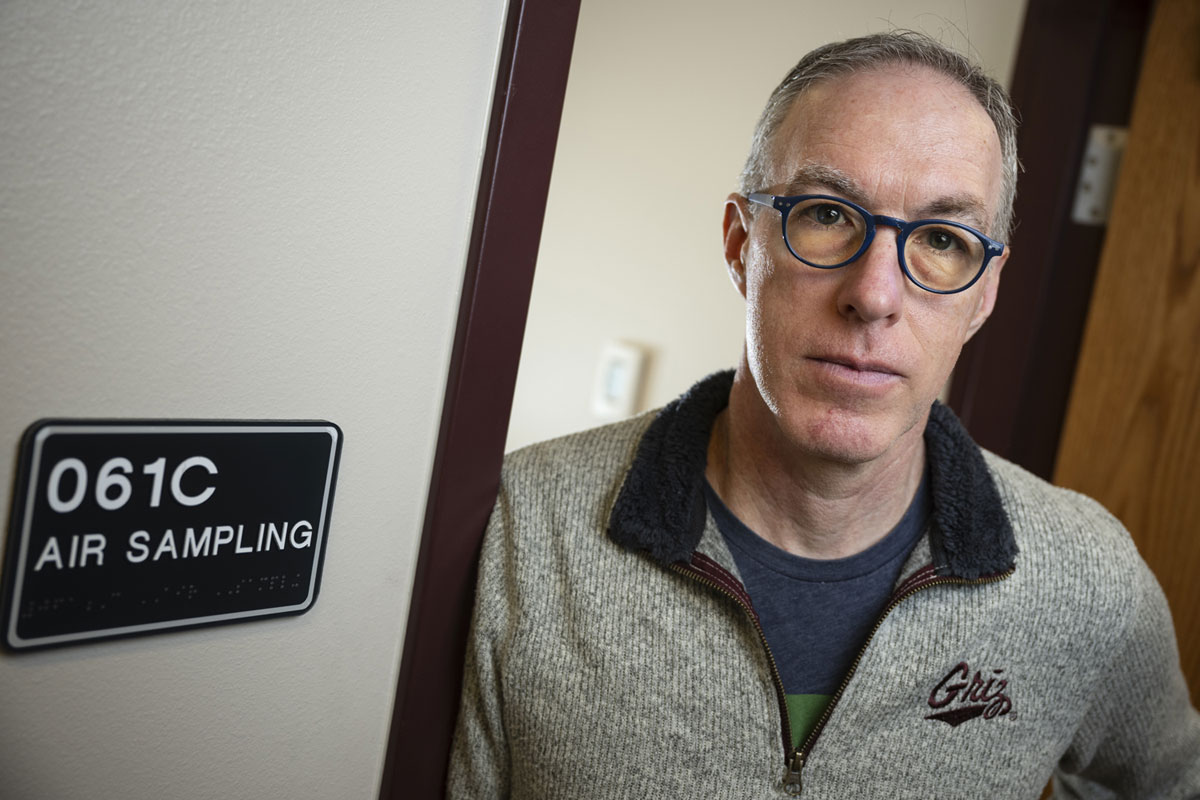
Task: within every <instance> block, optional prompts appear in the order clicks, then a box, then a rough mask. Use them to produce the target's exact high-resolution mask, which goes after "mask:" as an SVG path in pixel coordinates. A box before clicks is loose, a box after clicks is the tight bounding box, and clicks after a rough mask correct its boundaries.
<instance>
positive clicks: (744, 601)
mask: <svg viewBox="0 0 1200 800" xmlns="http://www.w3.org/2000/svg"><path fill="white" fill-rule="evenodd" d="M698 558H699V559H703V561H702V562H701V566H702V567H703V570H701V569H699V568H697V566H695V565H694V564H695V562H696V560H697V559H698ZM670 566H671V569H673V570H674V571H676V572H678V573H680V574H681V575H686V576H688V577H689V578H691V579H692V580H695V581H697V582H699V583H701V584H703V585H705V586H708V587H709V588H711V589H713V590H714V591H716V592H718V593H720V594H722V595H724V596H725V597H728V598H729V599H730V600H732V601H733V602H735V603H737V604H738V606H740V607H741V609H742V611H743V612H745V614H746V616H747V617H748V618H749V619H750V621H751V622H752V623H754V630H755V631H756V632H757V633H758V640H759V643H760V644H762V648H763V652H764V653H766V655H767V664H768V666H770V669H771V679H772V680H773V682H774V684H775V694H776V699H777V700H778V702H779V717H780V720H781V721H782V731H781V732H782V735H783V755H784V764H785V772H784V776H783V790H784V791H785V792H787V793H788V794H789V795H792V796H798V795H799V794H800V792H801V791H802V790H803V788H804V782H803V770H804V765H805V764H806V763H808V758H809V755H810V754H811V753H812V749H813V746H814V745H815V744H816V743H817V739H818V738H819V737H820V736H821V732H822V731H823V730H824V729H825V725H826V723H828V722H829V718H830V716H832V715H833V710H834V707H835V706H837V704H838V701H840V700H841V699H842V695H843V694H844V693H845V691H846V687H847V686H849V685H850V680H851V679H852V678H853V677H854V673H855V672H857V671H858V665H859V664H860V663H861V662H862V658H863V655H864V654H865V653H866V652H867V648H868V647H869V646H870V644H871V640H872V639H874V638H875V634H876V632H878V630H879V628H880V626H882V625H883V621H884V619H886V618H887V616H888V614H890V613H891V612H892V609H894V608H895V607H896V606H898V605H899V604H900V603H901V602H903V601H904V600H905V599H907V598H909V597H911V596H912V595H914V594H916V593H917V592H919V591H922V590H924V589H928V588H931V587H933V586H948V585H958V586H976V585H980V584H987V583H996V582H998V581H1002V580H1004V579H1005V578H1007V577H1008V576H1010V575H1012V573H1013V569H1014V568H1012V567H1010V568H1009V569H1008V570H1006V571H1005V572H999V573H996V574H994V575H984V576H983V577H980V578H974V579H969V578H957V577H953V576H939V575H938V574H937V573H936V572H935V570H934V567H933V565H932V564H930V565H928V566H925V567H922V568H921V569H919V570H917V571H916V572H914V573H913V574H912V575H910V576H909V577H908V578H907V579H905V580H904V581H903V582H902V583H901V584H900V585H899V586H897V587H896V589H895V591H893V592H892V596H891V597H890V598H889V599H888V601H887V604H886V605H885V606H884V607H883V611H881V612H880V613H879V616H878V617H877V618H876V619H875V624H874V626H872V628H871V632H870V633H869V634H867V638H866V640H865V641H864V642H863V643H862V646H861V647H860V648H859V649H858V653H857V655H855V657H854V661H853V662H851V664H850V669H849V670H847V671H846V675H845V677H843V678H842V682H841V685H840V686H838V688H837V691H836V692H834V693H833V696H832V697H830V699H829V704H828V705H827V706H825V711H824V712H823V713H822V714H821V717H820V719H818V720H817V724H816V725H815V726H813V729H812V731H811V732H810V733H809V734H808V736H807V737H805V739H804V742H803V743H802V744H801V745H800V747H797V748H793V747H792V724H791V720H790V718H789V717H788V710H787V693H786V691H785V690H784V688H783V679H782V678H781V677H780V676H779V667H778V665H777V664H776V663H775V656H774V654H772V653H771V646H770V645H769V644H767V637H766V634H765V633H763V629H762V623H761V622H760V621H759V619H758V612H756V611H755V610H754V606H753V605H752V604H751V602H750V596H749V595H748V594H746V590H745V587H743V586H742V585H741V582H740V581H738V579H737V578H735V577H734V576H733V575H731V574H730V573H729V571H728V570H726V569H725V568H724V567H722V566H721V565H720V564H718V563H717V562H716V561H713V560H712V559H711V558H708V557H707V556H704V555H703V554H700V553H697V554H696V555H694V556H693V563H692V564H688V563H684V562H682V561H677V562H675V563H673V564H671V565H670ZM735 588H736V589H738V590H740V591H735Z"/></svg>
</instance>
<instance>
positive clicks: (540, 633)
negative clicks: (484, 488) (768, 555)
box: [448, 374, 1200, 800]
mask: <svg viewBox="0 0 1200 800" xmlns="http://www.w3.org/2000/svg"><path fill="white" fill-rule="evenodd" d="M729 383H730V376H729V374H723V375H718V376H713V377H712V378H709V379H706V381H704V382H702V383H700V384H698V385H697V386H696V387H694V388H693V390H692V391H691V392H689V393H688V394H687V395H684V396H683V397H682V398H680V400H678V401H676V402H675V403H673V404H671V405H670V406H667V408H665V409H664V410H662V411H661V412H660V413H658V414H657V415H653V414H648V415H644V416H641V417H638V418H636V419H633V420H630V421H628V422H623V423H619V424H617V425H613V426H609V427H606V428H600V429H596V430H592V431H587V432H585V433H581V434H576V435H573V436H569V437H566V438H564V439H559V440H556V441H552V442H547V443H545V444H541V445H536V446H534V447H531V448H527V449H525V450H522V451H520V452H518V453H515V454H513V455H511V456H510V457H509V458H508V459H507V460H506V462H505V467H504V472H503V476H502V481H501V488H500V494H499V498H498V499H497V502H496V509H495V511H494V513H493V515H492V519H491V523H490V525H489V528H488V532H487V535H486V537H485V541H484V548H483V553H482V555H481V561H480V574H479V585H478V594H477V597H476V606H475V617H474V621H473V624H472V630H471V638H470V643H469V647H468V653H467V661H466V669H465V681H464V689H463V702H462V710H461V713H460V717H459V721H458V728H457V731H456V735H455V743H454V749H453V753H452V756H451V764H450V776H449V784H448V789H449V796H450V797H451V798H455V799H457V798H501V797H512V798H537V799H538V800H546V799H548V798H571V800H585V799H589V798H636V799H637V800H649V799H653V798H683V797H702V798H771V797H789V796H793V795H795V794H796V793H799V794H800V796H802V797H809V798H840V797H845V798H887V799H888V800H893V799H894V798H921V799H922V800H927V798H1031V799H1033V798H1037V797H1039V795H1040V793H1041V790H1042V788H1043V787H1044V786H1045V784H1046V782H1047V780H1048V779H1049V778H1050V777H1051V775H1052V774H1053V775H1054V776H1055V789H1056V796H1058V797H1088V798H1110V797H1122V798H1200V717H1198V715H1197V713H1196V711H1195V710H1194V709H1193V708H1192V707H1191V704H1190V703H1189V700H1188V694H1187V688H1186V685H1185V684H1184V681H1183V678H1182V675H1181V674H1180V670H1179V660H1178V655H1177V651H1176V647H1175V640H1174V634H1173V631H1172V627H1171V622H1170V615H1169V613H1168V610H1167V607H1166V603H1165V600H1164V598H1163V595H1162V592H1161V590H1160V589H1159V587H1158V584H1157V583H1156V581H1155V579H1154V577H1153V575H1151V573H1150V572H1149V570H1148V569H1147V568H1146V566H1145V564H1144V563H1143V562H1142V560H1141V558H1140V557H1139V556H1138V554H1137V551H1136V549H1135V548H1134V545H1133V543H1132V542H1131V540H1130V538H1129V536H1128V534H1127V533H1126V532H1125V530H1124V529H1123V528H1122V527H1121V525H1120V523H1118V522H1117V521H1116V520H1115V519H1114V518H1113V517H1112V516H1111V515H1109V514H1108V513H1107V512H1106V511H1105V510H1104V509H1103V508H1101V507H1100V506H1099V505H1097V504H1096V503H1095V502H1093V501H1091V500H1089V499H1088V498H1086V497H1083V496H1082V495H1079V494H1076V493H1073V492H1069V491H1066V490H1063V489H1058V488H1054V487H1052V486H1050V485H1048V484H1046V483H1045V482H1043V481H1041V480H1040V479H1038V478H1036V477H1034V476H1032V475H1030V474H1029V473H1027V472H1025V471H1023V470H1022V469H1020V468H1019V467H1017V466H1015V465H1013V464H1010V463H1008V462H1006V461H1004V460H1003V459H1000V458H998V457H996V456H994V455H991V454H989V453H985V452H983V451H981V450H979V448H977V447H976V446H975V445H974V443H972V442H971V440H970V439H969V437H968V436H967V434H966V433H965V431H963V429H962V428H961V426H960V425H959V424H958V421H957V420H956V419H954V417H953V415H952V414H951V413H950V412H949V411H948V410H946V409H945V408H944V407H941V406H935V407H934V410H933V413H932V414H931V416H930V422H929V425H928V427H927V429H926V434H925V435H926V443H927V448H926V450H927V453H928V458H929V465H930V473H931V482H932V483H931V488H932V496H933V497H932V499H933V514H932V519H931V522H930V524H929V526H928V529H927V530H926V532H925V534H924V536H923V538H922V540H921V541H920V543H919V544H918V545H917V547H916V549H915V550H914V552H913V553H912V555H911V557H910V558H909V560H908V562H907V564H906V565H905V567H904V569H903V571H902V573H901V575H900V578H899V581H898V582H897V586H896V591H895V592H894V594H893V597H892V600H891V601H890V602H889V606H888V608H887V610H885V612H884V614H883V615H882V616H881V617H880V620H879V622H878V624H877V627H876V629H875V631H874V633H873V634H872V636H871V638H870V639H869V641H868V643H867V644H866V645H865V646H864V648H863V650H862V651H861V653H860V656H859V659H858V661H857V662H856V664H855V666H854V668H853V669H852V671H851V673H850V674H849V675H848V676H847V680H846V682H845V683H844V684H843V687H842V689H841V690H840V694H839V695H836V696H835V699H834V701H833V703H832V704H831V706H830V711H829V712H828V713H827V715H826V718H825V719H824V721H823V722H822V723H819V724H818V726H817V729H816V730H815V731H814V733H813V734H812V735H811V736H810V737H809V738H808V740H807V741H806V742H804V743H802V745H801V747H800V748H799V750H798V751H792V749H791V747H790V742H789V741H788V740H789V738H790V732H789V730H788V728H787V718H786V713H785V712H784V710H783V708H784V707H783V699H782V688H781V686H780V685H779V681H778V675H777V671H776V669H775V666H774V664H773V661H772V657H771V655H770V653H769V650H768V649H767V648H766V645H765V641H764V639H763V638H762V634H761V630H760V629H759V627H758V624H757V618H756V617H755V615H754V611H753V607H752V605H751V603H750V600H749V598H748V597H747V596H746V595H745V592H744V590H743V589H742V587H741V585H740V581H739V578H738V572H737V568H736V566H735V564H734V561H733V558H732V557H731V556H730V553H729V551H728V549H727V548H726V546H725V544H724V541H723V540H722V538H721V536H720V533H719V532H718V531H717V529H716V527H715V525H714V523H713V521H712V519H711V518H710V517H709V515H708V513H707V510H706V506H705V503H704V498H703V492H702V488H701V487H702V481H703V473H704V463H705V452H706V447H707V441H708V434H709V431H710V429H711V424H712V420H713V418H714V417H715V415H716V413H718V412H719V411H720V409H721V408H722V407H723V405H724V404H725V402H726V400H727V398H728V391H729ZM796 613H798V614H803V613H804V610H803V609H797V610H796Z"/></svg>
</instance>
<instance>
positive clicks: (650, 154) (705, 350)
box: [508, 0, 1025, 450]
mask: <svg viewBox="0 0 1200 800" xmlns="http://www.w3.org/2000/svg"><path fill="white" fill-rule="evenodd" d="M1024 8H1025V3H1024V0H1006V1H1004V2H996V1H995V0H919V1H918V0H843V2H838V3H799V2H795V0H754V2H748V3H743V4H741V5H736V6H734V5H730V4H729V3H727V2H720V3H718V2H713V0H697V1H696V2H689V3H679V2H676V1H675V0H583V5H582V11H581V14H580V19H579V33H578V38H577V40H576V44H575V53H574V56H573V59H572V62H571V75H570V82H569V84H568V87H567V97H566V104H565V108H564V113H563V122H562V131H561V133H560V135H559V143H558V150H557V155H556V159H555V162H554V176H553V180H552V182H551V186H550V198H549V207H548V209H547V213H546V222H545V228H544V233H543V235H542V244H541V251H540V254H539V257H538V264H537V275H536V278H535V281H534V288H533V298H532V302H531V307H530V312H529V322H528V325H527V327H526V331H525V341H524V349H523V351H522V355H521V367H520V373H519V376H518V379H517V390H516V397H515V400H514V408H513V415H512V422H511V424H510V426H509V435H508V448H509V449H510V450H511V449H514V448H516V447H519V446H522V445H525V444H528V443H530V442H533V441H537V440H540V439H545V438H549V437H552V436H556V435H559V434H562V433H566V432H569V431H573V430H579V429H582V428H587V427H591V426H593V425H596V424H599V423H601V422H603V421H605V420H604V419H603V418H601V417H598V416H596V415H594V414H592V412H591V410H590V397H591V393H592V391H593V384H594V378H595V371H596V363H597V360H598V358H599V356H600V353H601V349H602V348H603V347H604V345H605V343H606V342H609V341H614V340H615V341H629V342H633V343H635V344H638V345H641V346H642V347H644V348H645V349H646V350H647V351H648V352H649V354H650V359H649V362H648V363H649V367H648V370H647V377H646V386H645V392H644V394H643V396H642V398H641V402H640V404H639V408H641V409H645V408H652V407H656V406H658V405H661V404H663V403H665V402H667V401H669V400H670V399H671V398H673V397H675V396H676V395H677V394H678V393H679V392H681V391H683V390H684V389H686V388H687V387H688V386H689V385H691V383H692V382H693V381H695V380H696V379H698V378H699V377H701V376H702V375H704V374H707V373H708V372H711V371H713V370H717V369H723V368H727V367H731V366H733V365H734V364H735V363H736V361H737V359H738V357H739V355H740V353H741V348H742V339H743V316H742V309H743V307H742V301H741V298H740V296H739V295H738V294H737V292H736V291H735V290H734V289H733V286H732V284H731V283H730V282H729V280H728V278H727V277H726V272H725V264H724V261H723V259H722V254H721V216H722V204H723V201H724V199H725V197H726V195H727V194H728V193H729V192H730V191H732V190H733V189H734V188H735V184H736V180H737V175H738V173H739V172H740V170H741V167H742V162H743V160H744V159H745V156H746V152H747V149H748V146H749V141H750V133H751V131H752V129H753V127H754V123H755V122H756V121H757V119H758V115H759V113H760V112H761V110H762V106H763V104H764V103H765V102H766V99H767V96H768V95H769V94H770V92H771V90H772V89H774V88H775V85H776V84H777V83H778V82H779V81H780V79H782V78H783V76H784V75H785V74H786V73H787V71H788V70H789V69H791V67H792V66H793V65H794V64H795V62H796V61H797V60H798V59H799V57H800V56H801V55H802V54H804V53H805V52H807V51H808V50H810V49H812V48H813V47H816V46H818V45H820V44H823V43H825V42H827V41H833V40H836V39H842V38H849V37H851V36H857V35H860V34H864V33H873V32H878V31H884V30H890V29H892V28H896V27H900V28H913V29H916V30H921V31H924V32H926V33H929V34H931V35H933V36H935V37H937V38H939V39H940V40H942V41H943V42H945V43H947V44H949V45H951V46H954V47H957V48H959V49H964V50H970V51H971V52H973V53H974V54H975V55H976V57H977V58H978V59H979V60H980V61H981V62H982V63H983V64H984V66H985V67H986V68H987V69H988V71H989V72H990V73H991V74H992V75H994V76H996V77H997V78H999V79H1001V80H1003V81H1007V80H1008V78H1009V76H1010V73H1011V71H1012V65H1013V61H1014V59H1015V56H1016V46H1017V37H1018V35H1019V33H1020V26H1021V22H1022V17H1023V12H1024Z"/></svg>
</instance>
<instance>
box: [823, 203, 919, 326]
mask: <svg viewBox="0 0 1200 800" xmlns="http://www.w3.org/2000/svg"><path fill="white" fill-rule="evenodd" d="M897 233H898V232H897V231H895V230H892V229H891V228H889V227H886V226H882V225H881V226H879V227H878V228H877V229H876V233H875V238H874V240H873V241H872V242H871V245H870V246H869V247H868V248H867V251H866V252H865V253H863V254H862V255H861V256H859V257H858V259H857V260H856V261H854V262H853V263H851V264H847V265H846V266H844V267H842V268H841V270H839V271H840V272H841V273H842V283H841V285H840V286H839V287H838V292H837V304H838V313H840V314H841V315H842V316H843V317H844V318H846V319H848V320H858V321H862V322H869V323H870V322H880V321H883V322H885V323H887V324H889V325H890V324H892V323H894V322H896V321H897V320H899V319H900V315H901V311H902V309H903V306H904V292H905V290H906V288H907V287H906V286H905V285H904V284H905V277H904V273H903V272H902V271H901V270H900V257H899V253H898V252H897V246H898V240H897Z"/></svg>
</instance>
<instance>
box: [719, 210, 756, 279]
mask: <svg viewBox="0 0 1200 800" xmlns="http://www.w3.org/2000/svg"><path fill="white" fill-rule="evenodd" d="M749 231H750V207H749V206H748V205H747V201H746V198H745V197H743V196H742V195H740V194H738V193H737V192H734V193H733V194H731V195H729V197H727V198H725V219H724V221H723V223H722V225H721V233H722V234H723V235H724V237H725V266H726V267H728V269H729V279H730V280H731V281H733V285H734V286H735V287H737V290H738V292H739V293H740V294H741V295H742V297H745V296H746V252H747V250H748V247H747V244H748V243H749V241H750V233H749Z"/></svg>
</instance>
